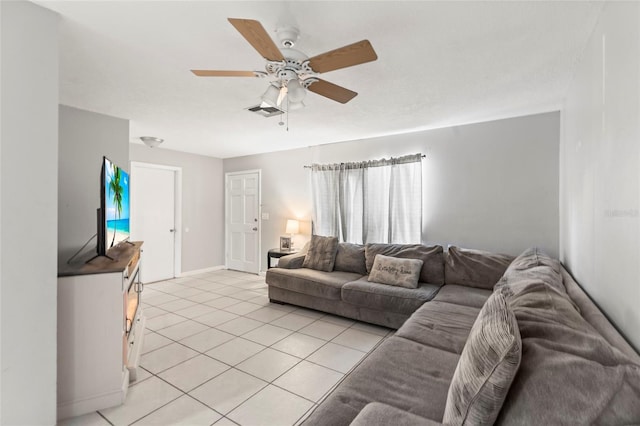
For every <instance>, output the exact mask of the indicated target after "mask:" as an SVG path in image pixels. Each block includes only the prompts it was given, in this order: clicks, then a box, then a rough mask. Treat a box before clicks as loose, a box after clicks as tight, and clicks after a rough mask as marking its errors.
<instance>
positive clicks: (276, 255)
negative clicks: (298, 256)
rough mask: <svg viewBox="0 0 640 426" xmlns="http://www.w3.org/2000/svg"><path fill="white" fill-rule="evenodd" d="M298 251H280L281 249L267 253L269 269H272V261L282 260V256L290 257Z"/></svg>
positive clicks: (274, 249)
mask: <svg viewBox="0 0 640 426" xmlns="http://www.w3.org/2000/svg"><path fill="white" fill-rule="evenodd" d="M299 251H300V250H298V249H290V250H280V249H279V248H272V249H270V250H269V251H268V252H267V269H271V259H280V258H281V257H282V256H288V255H290V254H295V253H298V252H299Z"/></svg>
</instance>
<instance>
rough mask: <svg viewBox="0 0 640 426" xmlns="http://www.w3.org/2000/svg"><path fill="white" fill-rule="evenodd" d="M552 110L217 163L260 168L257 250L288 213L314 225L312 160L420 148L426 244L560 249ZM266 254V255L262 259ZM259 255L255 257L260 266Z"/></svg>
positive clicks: (304, 226) (305, 227)
mask: <svg viewBox="0 0 640 426" xmlns="http://www.w3.org/2000/svg"><path fill="white" fill-rule="evenodd" d="M559 126H560V116H559V113H557V112H553V113H546V114H538V115H533V116H526V117H518V118H512V119H506V120H499V121H492V122H487V123H480V124H471V125H466V126H457V127H451V128H445V129H437V130H430V131H422V132H416V133H408V134H404V135H396V136H387V137H380V138H375V139H367V140H361V141H353V142H345V143H336V144H330V145H323V146H317V147H310V148H306V149H296V150H290V151H283V152H276V153H270V154H261V155H252V156H246V157H238V158H231V159H225V160H224V171H225V173H227V172H233V171H241V170H249V169H261V170H262V211H263V213H268V214H269V216H270V217H269V220H264V221H262V258H263V259H264V258H265V257H266V251H267V250H268V249H269V248H271V247H277V246H278V244H279V239H278V238H279V236H280V235H282V234H283V233H284V229H285V223H286V219H288V218H296V217H297V218H299V219H301V220H302V222H301V233H302V234H305V235H299V236H297V237H296V240H295V243H296V245H301V244H302V243H304V241H306V240H307V239H308V238H309V235H310V233H311V229H310V228H311V226H310V217H311V204H310V197H309V183H308V174H307V173H308V171H307V170H306V169H304V168H303V166H304V165H306V164H311V163H314V162H316V163H333V162H344V161H360V160H369V159H376V158H382V157H389V156H401V155H405V154H412V153H417V152H422V153H423V154H426V155H427V158H425V159H424V160H423V203H424V206H423V207H424V208H423V213H424V214H423V217H424V219H423V228H422V239H423V242H424V243H440V244H444V245H446V244H457V245H460V246H464V247H473V248H481V249H486V250H491V251H498V252H504V253H511V254H518V253H520V252H522V251H523V250H524V249H525V248H527V247H531V246H538V247H541V248H542V249H544V250H545V251H547V252H548V253H549V254H550V255H552V256H558V250H559V249H558V245H559V243H558V226H559V225H558V215H559V212H558V155H559V153H558V151H559V135H560V127H559ZM264 262H265V263H266V261H264ZM265 267H266V265H265V264H263V265H262V269H263V270H264V269H265Z"/></svg>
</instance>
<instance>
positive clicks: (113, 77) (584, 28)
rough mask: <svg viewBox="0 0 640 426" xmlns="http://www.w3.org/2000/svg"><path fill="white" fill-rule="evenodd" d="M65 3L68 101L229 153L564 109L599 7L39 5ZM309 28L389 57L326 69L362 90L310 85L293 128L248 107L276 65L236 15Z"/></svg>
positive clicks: (183, 145)
mask: <svg viewBox="0 0 640 426" xmlns="http://www.w3.org/2000/svg"><path fill="white" fill-rule="evenodd" d="M37 3H39V4H40V5H42V6H44V7H47V8H50V9H52V10H55V11H57V12H59V13H60V14H61V15H62V17H63V19H62V21H61V24H60V103H62V104H65V105H70V106H74V107H78V108H82V109H86V110H89V111H95V112H99V113H103V114H108V115H112V116H116V117H122V118H127V119H129V120H131V133H130V135H131V141H132V142H139V140H137V138H138V137H139V136H143V135H151V136H157V137H161V138H164V139H165V142H164V144H163V145H162V147H163V148H167V149H174V150H179V151H186V152H192V153H198V154H203V155H209V156H213V157H219V158H227V157H235V156H241V155H247V154H255V153H261V152H270V151H279V150H284V149H291V148H297V147H306V146H312V145H318V144H324V143H332V142H339V141H346V140H355V139H364V138H370V137H375V136H381V135H388V134H396V133H406V132H412V131H418V130H423V129H429V128H437V127H443V126H450V125H456V124H465V123H471V122H478V121H486V120H492V119H499V118H505V117H512V116H518V115H524V114H531V113H537V112H544V111H551V110H557V109H559V108H560V105H561V102H562V99H563V97H564V95H565V92H566V90H567V87H568V84H569V82H570V80H571V77H572V72H573V67H574V65H575V64H576V61H577V60H578V59H579V57H580V55H581V52H582V50H583V49H584V46H585V45H586V42H587V39H588V37H589V36H590V34H591V31H592V30H593V27H594V26H595V23H596V21H597V19H598V16H599V13H600V10H601V6H602V4H601V2H557V1H549V2H514V1H510V2H442V1H440V2H418V1H411V2H410V1H402V2H400V1H370V2H369V1H348V2H346V1H345V2H335V1H332V2H329V1H289V2H273V1H259V2H244V1H228V2H219V1H172V2H169V1H112V2H107V1H103V2H94V1H63V2H57V1H44V0H43V1H38V2H37ZM227 17H234V18H248V19H256V20H259V21H260V22H261V23H262V25H263V26H264V27H265V29H266V30H267V31H268V32H269V33H270V34H271V35H272V37H273V38H274V39H275V29H276V28H277V27H279V26H282V25H294V26H297V27H298V28H299V29H300V30H301V39H300V40H299V41H298V43H297V44H296V48H297V49H299V50H301V51H303V52H305V53H306V54H307V55H309V56H314V55H316V54H319V53H323V52H326V51H329V50H332V49H335V48H338V47H341V46H344V45H347V44H350V43H352V42H356V41H359V40H362V39H365V38H366V39H368V40H370V41H371V43H372V45H373V47H374V49H375V50H376V53H377V54H378V60H377V61H375V62H370V63H367V64H362V65H358V66H355V67H351V68H345V69H342V70H337V71H333V72H330V73H326V74H322V78H323V79H325V80H328V81H330V82H333V83H336V84H338V85H341V86H343V87H346V88H349V89H351V90H354V91H356V92H358V93H359V95H358V96H357V97H356V98H355V99H353V100H352V101H351V102H349V103H348V104H345V105H343V104H339V103H336V102H334V101H331V100H328V99H326V98H324V97H321V96H318V95H316V94H314V93H308V94H307V97H306V99H305V103H306V105H307V107H306V108H305V109H303V110H300V111H293V112H291V114H290V117H289V131H288V132H287V131H286V129H285V127H284V126H279V125H278V122H279V121H280V120H279V118H278V117H272V118H264V117H261V116H258V115H256V114H253V113H250V112H248V111H246V110H245V108H247V107H250V106H253V105H257V104H258V103H259V102H260V96H261V95H262V93H263V92H264V91H265V90H266V88H267V86H268V80H265V79H258V78H233V77H231V78H198V77H195V76H193V75H192V74H191V72H189V70H190V69H194V68H196V69H223V70H249V71H250V70H264V60H263V59H262V57H261V56H260V55H259V54H258V53H257V52H256V51H255V50H253V48H252V47H251V46H250V45H249V44H248V43H247V42H246V41H245V39H244V38H243V37H242V36H241V35H240V34H239V33H238V32H237V31H236V30H235V29H234V28H233V26H232V25H231V24H230V23H229V22H228V21H227Z"/></svg>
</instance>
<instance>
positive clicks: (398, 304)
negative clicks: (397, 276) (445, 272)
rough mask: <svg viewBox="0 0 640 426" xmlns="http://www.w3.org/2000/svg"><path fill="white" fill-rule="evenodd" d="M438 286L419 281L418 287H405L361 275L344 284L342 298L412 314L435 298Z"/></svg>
mask: <svg viewBox="0 0 640 426" xmlns="http://www.w3.org/2000/svg"><path fill="white" fill-rule="evenodd" d="M438 288H439V287H438V286H435V285H433V284H427V283H419V284H418V288H404V287H396V286H390V285H386V284H378V283H372V282H369V281H368V279H367V277H366V276H364V277H361V278H359V279H358V280H354V281H351V282H348V283H346V284H345V285H344V286H342V300H343V301H345V302H347V303H351V304H353V305H356V306H362V307H366V308H369V309H375V310H378V311H390V312H398V313H401V314H406V315H411V314H412V313H413V312H414V311H415V310H416V309H418V308H419V307H420V305H422V304H423V303H424V302H426V301H428V300H431V299H433V296H434V295H435V294H436V293H437V291H438Z"/></svg>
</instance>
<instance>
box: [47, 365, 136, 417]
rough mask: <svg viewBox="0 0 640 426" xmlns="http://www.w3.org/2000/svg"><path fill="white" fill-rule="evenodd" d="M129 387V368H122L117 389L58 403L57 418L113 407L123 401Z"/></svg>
mask: <svg viewBox="0 0 640 426" xmlns="http://www.w3.org/2000/svg"><path fill="white" fill-rule="evenodd" d="M128 389H129V370H128V369H126V368H125V369H123V373H122V383H121V385H120V388H119V389H114V390H112V391H109V392H104V393H101V394H96V395H92V396H89V397H85V398H81V399H77V400H75V401H68V402H64V403H59V404H58V413H57V419H58V420H62V419H66V418H69V417H77V416H81V415H83V414H87V413H91V412H92V411H97V410H102V409H105V408H110V407H115V406H117V405H121V404H123V403H124V401H125V399H126V398H127V390H128Z"/></svg>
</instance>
